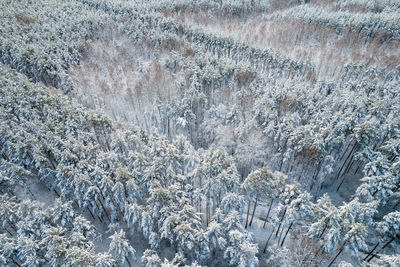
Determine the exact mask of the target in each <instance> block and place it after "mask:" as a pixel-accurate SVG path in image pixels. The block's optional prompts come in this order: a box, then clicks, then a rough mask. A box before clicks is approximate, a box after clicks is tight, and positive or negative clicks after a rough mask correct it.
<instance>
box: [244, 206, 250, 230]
mask: <svg viewBox="0 0 400 267" xmlns="http://www.w3.org/2000/svg"><path fill="white" fill-rule="evenodd" d="M250 204H251V200H249V205H248V206H247V216H246V226H245V227H244V228H246V229H247V223H248V221H249V214H250Z"/></svg>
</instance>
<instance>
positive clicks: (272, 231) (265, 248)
mask: <svg viewBox="0 0 400 267" xmlns="http://www.w3.org/2000/svg"><path fill="white" fill-rule="evenodd" d="M274 230H275V228H274V227H272V230H271V234H270V235H269V237H268V239H267V243H265V247H264V250H263V253H265V252H266V251H267V247H268V243H269V241H270V240H271V237H272V235H273V234H274Z"/></svg>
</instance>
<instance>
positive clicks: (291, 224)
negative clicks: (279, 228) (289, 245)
mask: <svg viewBox="0 0 400 267" xmlns="http://www.w3.org/2000/svg"><path fill="white" fill-rule="evenodd" d="M292 226H293V222H291V223H290V225H289V227H288V229H287V231H286V233H285V235H284V236H283V239H282V243H281V247H282V246H283V243H285V239H286V236H287V234H288V233H289V231H290V228H292Z"/></svg>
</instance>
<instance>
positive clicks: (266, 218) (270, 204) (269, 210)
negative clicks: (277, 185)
mask: <svg viewBox="0 0 400 267" xmlns="http://www.w3.org/2000/svg"><path fill="white" fill-rule="evenodd" d="M273 202H274V199H273V198H271V202H270V203H269V208H268V212H267V216H266V217H265V221H264V225H263V228H265V224H266V223H267V220H268V217H269V213H270V212H271V208H272V203H273Z"/></svg>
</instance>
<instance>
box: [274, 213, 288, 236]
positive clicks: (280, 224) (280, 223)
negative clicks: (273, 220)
mask: <svg viewBox="0 0 400 267" xmlns="http://www.w3.org/2000/svg"><path fill="white" fill-rule="evenodd" d="M286 210H287V209H285V211H284V212H283V215H282V218H281V220H280V222H279V226H278V230H276V233H275V237H278V233H279V230H280V229H281V226H282V221H283V219H284V218H285V215H286Z"/></svg>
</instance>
